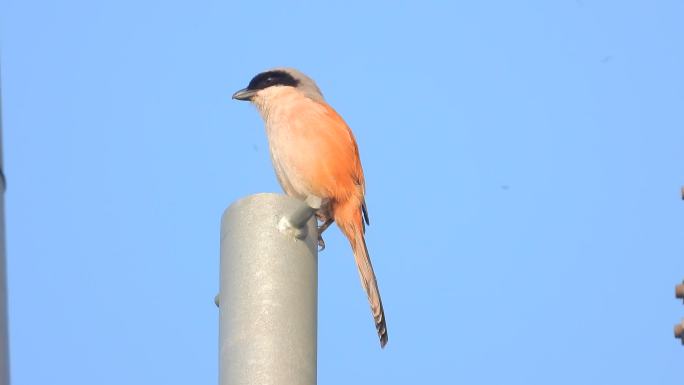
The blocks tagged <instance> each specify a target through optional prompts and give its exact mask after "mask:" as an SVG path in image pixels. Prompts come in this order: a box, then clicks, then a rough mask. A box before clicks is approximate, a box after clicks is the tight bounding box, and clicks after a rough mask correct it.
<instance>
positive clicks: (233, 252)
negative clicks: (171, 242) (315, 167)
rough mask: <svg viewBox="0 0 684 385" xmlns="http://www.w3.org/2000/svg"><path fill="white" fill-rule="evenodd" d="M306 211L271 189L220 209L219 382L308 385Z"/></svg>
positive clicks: (311, 362) (311, 369)
mask: <svg viewBox="0 0 684 385" xmlns="http://www.w3.org/2000/svg"><path fill="white" fill-rule="evenodd" d="M312 215H313V210H312V209H311V208H310V207H309V206H307V205H306V204H304V203H303V202H301V201H298V200H296V199H294V198H291V197H287V196H284V195H278V194H256V195H252V196H249V197H246V198H244V199H241V200H239V201H237V202H235V203H233V204H232V205H231V206H230V207H229V208H228V209H227V210H226V211H225V213H224V214H223V218H222V220H221V269H220V270H221V272H220V273H221V277H220V292H219V301H218V302H219V314H220V316H219V318H220V320H219V323H220V325H219V360H220V361H219V384H220V385H251V384H254V385H256V384H259V385H268V384H278V385H315V384H316V330H317V291H318V261H317V258H318V249H317V230H316V220H315V218H314V217H313V216H312ZM292 223H297V224H301V225H302V228H300V229H297V228H292V226H294V225H292Z"/></svg>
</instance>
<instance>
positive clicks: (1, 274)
mask: <svg viewBox="0 0 684 385" xmlns="http://www.w3.org/2000/svg"><path fill="white" fill-rule="evenodd" d="M0 73H1V71H0ZM0 176H1V177H2V178H1V180H0V183H2V186H0V188H1V190H0V194H2V196H0V385H9V383H10V379H9V378H10V377H9V342H8V330H7V268H6V266H7V263H6V255H5V250H6V249H5V188H6V186H5V174H4V172H3V161H2V89H1V88H0Z"/></svg>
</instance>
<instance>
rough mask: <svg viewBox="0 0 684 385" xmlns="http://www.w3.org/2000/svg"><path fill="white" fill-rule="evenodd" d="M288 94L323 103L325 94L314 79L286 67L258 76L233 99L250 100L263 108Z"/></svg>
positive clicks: (234, 95) (235, 94)
mask: <svg viewBox="0 0 684 385" xmlns="http://www.w3.org/2000/svg"><path fill="white" fill-rule="evenodd" d="M286 94H296V95H301V96H305V97H308V98H310V99H313V100H316V101H323V94H321V91H320V90H319V89H318V86H317V85H316V83H315V82H314V81H313V79H311V78H310V77H308V76H306V75H304V74H303V73H302V72H300V71H298V70H296V69H294V68H284V67H283V68H274V69H271V70H268V71H264V72H261V73H260V74H257V75H256V76H254V77H253V78H252V80H251V81H250V82H249V84H248V85H247V87H246V88H243V89H241V90H239V91H237V92H236V93H234V94H233V99H237V100H248V101H250V102H252V103H254V104H256V105H257V106H263V105H265V104H268V103H269V102H271V101H273V100H274V99H276V98H277V97H279V96H283V95H286Z"/></svg>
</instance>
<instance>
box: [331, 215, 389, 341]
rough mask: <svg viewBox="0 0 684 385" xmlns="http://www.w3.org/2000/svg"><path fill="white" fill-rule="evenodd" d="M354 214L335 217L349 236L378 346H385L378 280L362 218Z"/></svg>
mask: <svg viewBox="0 0 684 385" xmlns="http://www.w3.org/2000/svg"><path fill="white" fill-rule="evenodd" d="M355 212H356V216H355V218H354V220H351V221H341V220H339V219H341V218H336V221H337V223H338V224H339V226H340V228H341V229H342V232H343V233H344V234H345V235H346V236H347V238H349V243H350V244H351V247H352V250H353V252H354V259H355V260H356V267H357V268H358V270H359V277H360V278H361V284H362V285H363V289H364V290H365V291H366V295H367V296H368V302H369V303H370V307H371V312H372V313H373V319H374V320H375V328H376V330H377V332H378V337H379V338H380V347H383V348H384V347H385V345H386V344H387V324H386V322H385V310H384V309H383V307H382V299H381V298H380V290H379V289H378V282H377V279H376V278H375V272H374V271H373V265H372V264H371V260H370V256H369V255H368V248H367V247H366V240H365V238H364V235H363V230H362V228H363V220H362V218H361V213H360V212H359V211H355Z"/></svg>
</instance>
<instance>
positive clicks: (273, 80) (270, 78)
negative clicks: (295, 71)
mask: <svg viewBox="0 0 684 385" xmlns="http://www.w3.org/2000/svg"><path fill="white" fill-rule="evenodd" d="M266 81H267V82H269V83H273V82H275V78H274V77H273V76H269V77H268V78H266Z"/></svg>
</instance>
